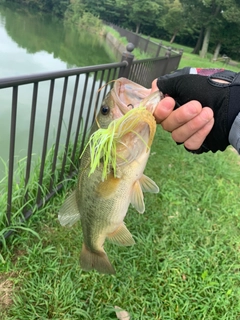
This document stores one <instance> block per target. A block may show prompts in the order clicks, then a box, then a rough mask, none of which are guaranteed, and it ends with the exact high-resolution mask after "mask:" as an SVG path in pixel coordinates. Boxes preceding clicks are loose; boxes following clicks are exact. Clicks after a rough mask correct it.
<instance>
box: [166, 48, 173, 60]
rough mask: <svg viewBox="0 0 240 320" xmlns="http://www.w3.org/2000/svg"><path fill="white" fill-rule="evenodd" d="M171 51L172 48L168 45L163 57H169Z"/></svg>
mask: <svg viewBox="0 0 240 320" xmlns="http://www.w3.org/2000/svg"><path fill="white" fill-rule="evenodd" d="M171 51H172V48H171V47H168V49H167V51H166V53H165V57H167V58H169V57H171Z"/></svg>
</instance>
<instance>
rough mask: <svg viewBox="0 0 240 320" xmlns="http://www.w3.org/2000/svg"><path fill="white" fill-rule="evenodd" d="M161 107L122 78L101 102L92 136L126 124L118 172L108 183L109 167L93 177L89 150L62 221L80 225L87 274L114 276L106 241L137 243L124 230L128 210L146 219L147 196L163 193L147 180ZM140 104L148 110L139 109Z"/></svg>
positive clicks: (156, 95) (100, 168)
mask: <svg viewBox="0 0 240 320" xmlns="http://www.w3.org/2000/svg"><path fill="white" fill-rule="evenodd" d="M129 97H130V98H129ZM159 101H160V94H159V92H158V93H154V94H151V95H149V90H148V89H145V88H144V87H142V86H139V85H137V84H135V83H134V82H131V81H129V80H127V79H125V78H120V79H118V80H117V81H116V83H115V84H114V87H113V89H112V90H111V91H110V92H109V93H108V95H107V96H106V98H105V99H104V100H103V102H102V105H101V109H100V111H99V113H98V116H97V117H96V122H95V123H94V125H93V129H92V133H94V132H95V131H96V130H98V128H99V126H100V127H101V128H108V127H109V125H110V124H111V123H112V122H113V121H115V120H116V121H117V119H120V118H121V120H123V121H122V123H121V126H120V127H119V128H118V130H119V132H117V134H118V135H117V136H118V140H117V142H116V155H117V156H116V169H115V170H114V169H113V167H112V166H111V164H110V166H109V168H108V172H107V176H106V177H105V178H104V179H103V166H104V163H103V162H100V164H99V166H98V167H97V168H96V169H95V170H94V172H93V173H92V174H90V175H89V173H90V170H91V152H92V150H91V146H90V145H88V146H87V148H86V150H85V152H84V154H83V156H82V159H81V166H80V170H79V178H78V182H77V186H76V189H75V191H74V192H73V193H72V194H71V195H70V196H69V197H68V198H67V200H66V201H65V203H64V204H63V206H62V207H61V209H60V212H59V221H60V223H61V224H62V225H64V226H66V225H68V226H71V225H73V224H74V223H75V222H76V221H77V220H78V219H80V220H81V226H82V231H83V239H84V243H83V246H82V251H81V254H80V265H81V267H82V269H83V270H86V271H89V270H92V269H96V270H97V271H98V272H100V273H106V274H114V273H115V270H114V268H113V266H112V264H111V263H110V261H109V259H108V257H107V254H106V253H105V251H104V248H103V246H104V242H105V239H106V238H107V239H108V240H110V241H111V242H113V243H115V244H118V245H123V246H130V245H133V244H134V243H135V242H134V239H133V237H132V235H131V233H130V232H129V231H128V229H127V228H126V226H125V224H124V218H125V216H126V213H127V210H128V207H129V205H130V203H131V204H132V205H133V206H134V207H135V209H136V210H137V211H138V212H140V213H143V212H144V210H145V205H144V200H143V192H154V193H157V192H158V190H159V189H158V187H157V185H156V184H155V182H153V181H152V180H151V179H150V178H148V177H147V176H145V175H144V174H143V171H144V169H145V166H146V164H147V161H148V157H149V153H150V146H151V143H152V140H153V137H154V134H155V130H156V122H155V119H154V117H153V115H152V113H153V111H154V108H155V107H156V105H157V103H158V102H159ZM140 104H141V105H143V106H144V107H145V108H144V109H143V108H141V107H139V105H140ZM133 107H134V109H135V110H132V109H133ZM131 110H132V111H131ZM128 128H131V130H129V129H128ZM116 131H117V130H116Z"/></svg>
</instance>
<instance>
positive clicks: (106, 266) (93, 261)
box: [80, 244, 116, 274]
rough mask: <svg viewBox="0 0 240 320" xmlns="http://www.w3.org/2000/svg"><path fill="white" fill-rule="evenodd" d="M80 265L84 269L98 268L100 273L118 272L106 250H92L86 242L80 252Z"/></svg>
mask: <svg viewBox="0 0 240 320" xmlns="http://www.w3.org/2000/svg"><path fill="white" fill-rule="evenodd" d="M80 265H81V268H82V269H83V270H84V271H90V270H92V269H96V270H97V271H98V272H100V273H106V274H115V273H116V272H115V270H114V268H113V266H112V265H111V262H110V261H109V259H108V257H107V255H106V253H105V252H104V251H102V252H92V251H90V250H88V248H87V247H86V245H85V244H83V246H82V251H81V254H80Z"/></svg>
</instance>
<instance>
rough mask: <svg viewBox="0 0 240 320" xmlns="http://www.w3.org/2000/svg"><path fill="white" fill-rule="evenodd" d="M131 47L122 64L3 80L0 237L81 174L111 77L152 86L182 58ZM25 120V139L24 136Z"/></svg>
mask: <svg viewBox="0 0 240 320" xmlns="http://www.w3.org/2000/svg"><path fill="white" fill-rule="evenodd" d="M130 47H131V46H127V51H126V52H124V54H123V56H122V61H121V62H118V63H110V64H104V65H97V66H90V67H84V68H75V69H70V70H64V71H58V72H51V73H41V74H35V75H27V76H20V77H14V78H4V79H0V99H1V94H3V95H4V96H5V97H6V96H7V97H8V99H9V111H10V122H9V128H10V129H9V135H8V134H6V139H7V140H8V141H9V151H8V161H7V163H5V165H4V167H5V169H6V171H5V173H4V176H3V177H2V178H1V176H0V181H1V184H0V196H1V197H0V238H2V239H4V238H6V237H8V236H9V235H10V234H11V233H12V232H13V231H14V230H15V229H16V228H17V227H18V226H19V225H21V224H22V223H23V222H24V221H25V220H26V219H28V218H29V217H30V216H31V215H32V214H33V212H35V211H36V210H37V209H39V208H41V207H42V206H44V205H45V204H46V202H47V201H48V200H50V199H51V198H52V197H53V196H54V195H55V194H56V193H57V192H58V191H59V190H60V189H62V188H63V186H64V184H65V183H66V181H67V180H69V179H71V178H72V177H73V176H74V175H76V174H77V171H78V165H79V156H80V154H81V153H82V150H83V147H84V144H85V141H86V137H87V133H88V129H89V127H90V126H91V124H92V122H93V120H94V110H95V108H96V107H98V106H99V105H100V103H101V101H102V99H103V97H104V96H105V95H106V93H107V91H108V90H110V88H111V86H112V84H111V83H109V82H110V81H111V80H114V79H116V78H118V77H121V76H124V77H126V78H129V79H130V80H133V81H135V82H137V83H139V84H141V85H143V86H145V87H150V85H151V82H152V80H153V79H154V78H156V77H158V76H160V75H163V74H165V73H169V72H171V71H173V70H175V69H177V67H178V64H179V61H180V59H181V55H176V56H173V57H159V58H154V59H145V60H139V61H135V60H134V59H133V58H134V56H133V55H132V54H131V52H130V51H131V50H130ZM128 49H129V51H128ZM131 49H132V48H131ZM104 85H105V87H104V88H103V89H102V90H100V88H102V87H103V86H104ZM98 91H99V93H98V94H97V95H96V92H98ZM23 96H24V99H22V97H23ZM23 119H24V124H25V126H26V127H27V132H28V137H27V139H26V138H25V139H22V138H21V135H20V126H21V121H22V120H23ZM22 140H24V141H22ZM25 140H26V141H25ZM23 143H24V146H25V147H24V148H23V147H22V144H23ZM19 145H20V146H21V147H19ZM20 149H21V150H20ZM22 149H24V154H22V152H23V150H22ZM19 153H20V154H21V157H20V156H19ZM0 169H1V167H0Z"/></svg>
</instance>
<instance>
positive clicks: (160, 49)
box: [108, 24, 183, 58]
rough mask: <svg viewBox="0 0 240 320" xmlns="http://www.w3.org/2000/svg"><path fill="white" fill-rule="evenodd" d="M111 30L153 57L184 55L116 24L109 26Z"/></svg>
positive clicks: (181, 51)
mask: <svg viewBox="0 0 240 320" xmlns="http://www.w3.org/2000/svg"><path fill="white" fill-rule="evenodd" d="M108 25H109V26H110V27H111V28H113V29H114V30H116V31H117V32H118V33H119V34H120V36H121V37H125V38H126V39H127V40H128V41H129V42H131V43H132V44H133V45H134V46H135V47H136V48H138V49H140V51H141V52H145V53H147V54H149V55H150V56H151V57H155V58H158V57H169V56H179V54H180V55H182V53H183V50H178V49H174V48H172V47H166V46H164V45H162V43H161V42H160V43H156V42H154V41H151V40H150V37H147V38H144V37H142V36H141V35H140V34H137V33H134V32H132V31H130V30H126V29H123V28H121V27H119V26H117V25H114V24H108Z"/></svg>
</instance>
